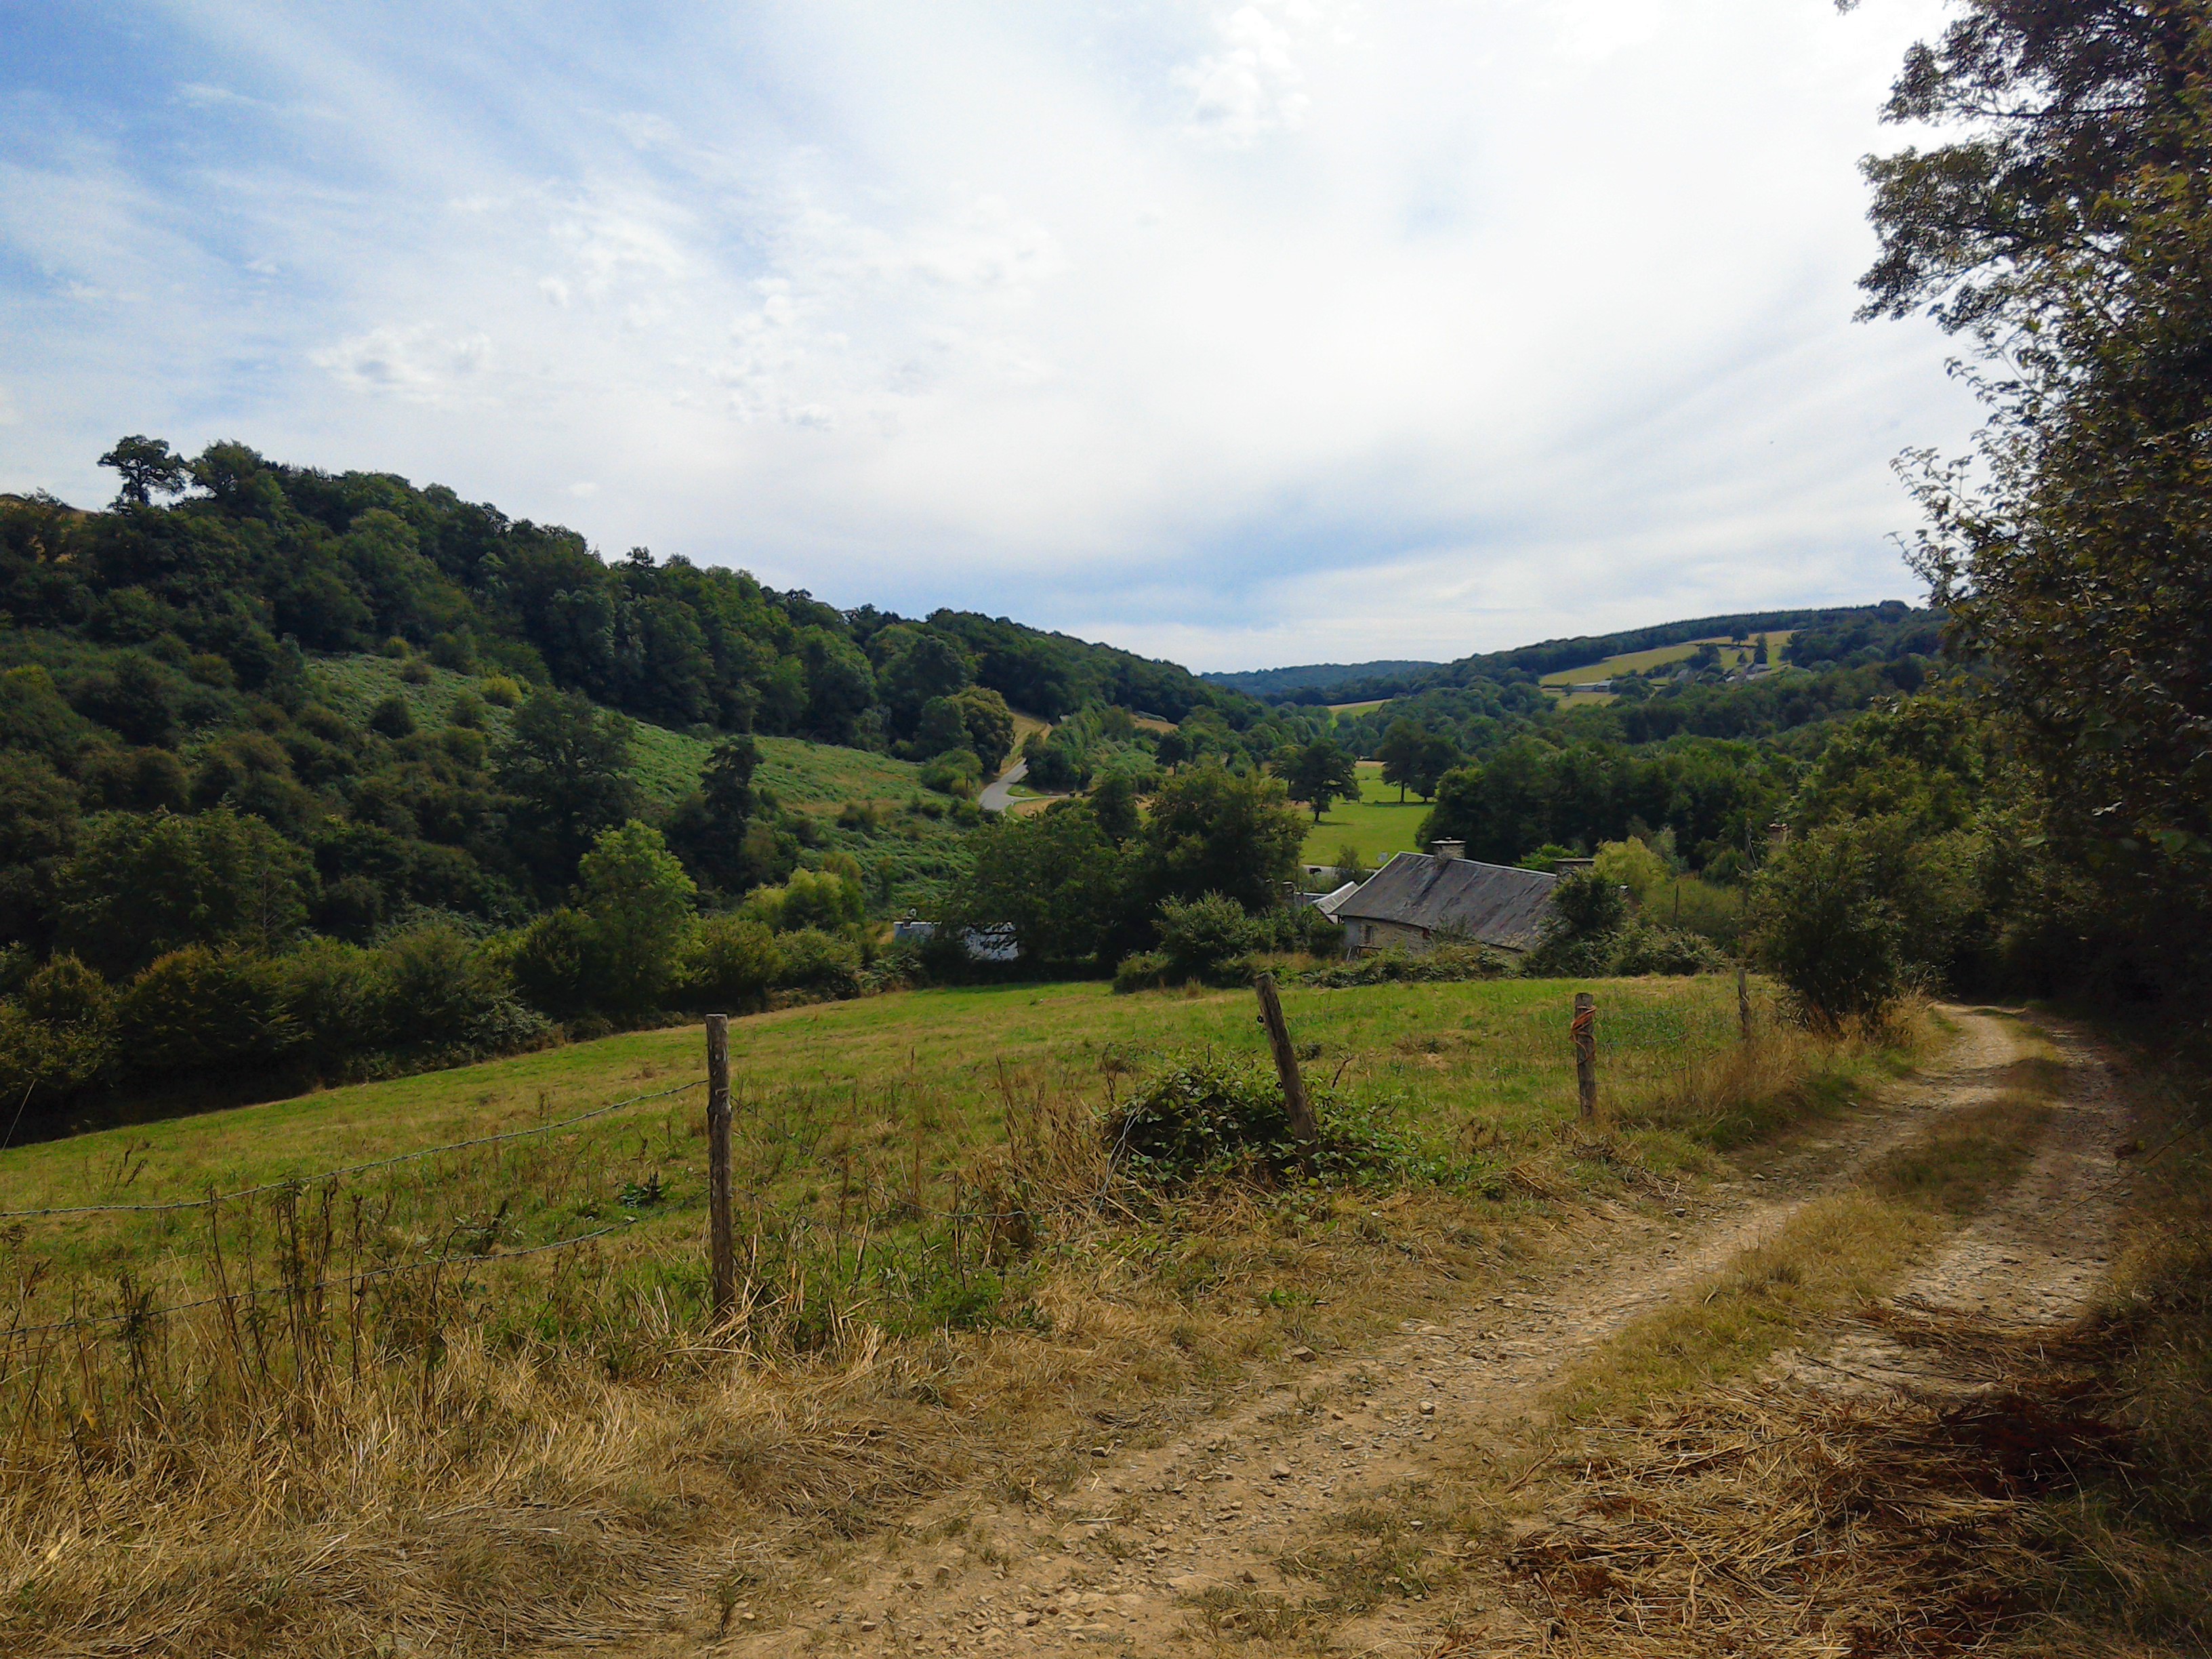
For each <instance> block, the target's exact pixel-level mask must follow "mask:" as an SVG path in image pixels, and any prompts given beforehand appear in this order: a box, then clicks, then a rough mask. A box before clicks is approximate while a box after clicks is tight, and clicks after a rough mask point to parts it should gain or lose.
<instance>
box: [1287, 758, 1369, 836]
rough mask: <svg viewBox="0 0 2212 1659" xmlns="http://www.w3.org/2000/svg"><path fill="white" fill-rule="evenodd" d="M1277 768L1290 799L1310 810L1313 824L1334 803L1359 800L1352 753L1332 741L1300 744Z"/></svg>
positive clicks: (1357, 778) (1357, 775)
mask: <svg viewBox="0 0 2212 1659" xmlns="http://www.w3.org/2000/svg"><path fill="white" fill-rule="evenodd" d="M1278 770H1279V772H1280V773H1281V775H1282V778H1283V781H1284V783H1285V785H1286V786H1287V787H1288V789H1289V792H1290V798H1291V799H1292V800H1294V801H1297V802H1299V803H1300V804H1301V805H1304V806H1305V807H1307V808H1308V809H1309V810H1310V811H1312V813H1313V815H1314V822H1315V823H1320V822H1321V821H1322V815H1323V814H1324V813H1326V812H1327V811H1328V809H1329V808H1330V807H1332V806H1334V805H1335V804H1336V803H1337V802H1338V801H1340V800H1344V799H1352V800H1357V799H1359V772H1358V767H1357V765H1356V764H1355V763H1354V762H1353V760H1352V751H1351V750H1348V749H1346V747H1345V746H1344V745H1343V744H1340V743H1338V742H1337V741H1336V740H1335V739H1334V738H1316V739H1315V740H1314V741H1313V742H1311V743H1309V744H1302V745H1301V746H1299V747H1298V748H1297V749H1295V750H1292V751H1291V753H1290V755H1289V756H1288V757H1285V760H1284V762H1283V763H1282V764H1281V765H1280V766H1279V768H1278Z"/></svg>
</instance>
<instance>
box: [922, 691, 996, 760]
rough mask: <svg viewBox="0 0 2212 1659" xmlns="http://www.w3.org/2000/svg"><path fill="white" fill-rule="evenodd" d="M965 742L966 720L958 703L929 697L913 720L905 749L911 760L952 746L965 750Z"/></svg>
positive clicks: (925, 758)
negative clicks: (918, 716)
mask: <svg viewBox="0 0 2212 1659" xmlns="http://www.w3.org/2000/svg"><path fill="white" fill-rule="evenodd" d="M968 744H969V738H968V722H967V720H965V719H964V718H963V715H962V713H961V708H960V705H959V704H958V703H957V702H954V701H953V700H952V699H951V697H932V698H931V699H930V700H929V701H928V702H926V703H924V704H922V706H921V717H920V718H919V719H918V720H915V728H914V738H913V740H912V742H910V743H909V744H908V745H907V748H908V752H910V753H911V754H912V756H913V757H914V758H915V759H916V760H927V759H929V758H930V757H932V756H934V755H944V754H949V753H951V751H952V750H955V749H966V748H967V747H968ZM979 758H980V757H979Z"/></svg>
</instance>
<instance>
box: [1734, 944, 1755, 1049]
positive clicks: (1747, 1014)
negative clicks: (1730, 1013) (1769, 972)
mask: <svg viewBox="0 0 2212 1659" xmlns="http://www.w3.org/2000/svg"><path fill="white" fill-rule="evenodd" d="M1735 1023H1736V1025H1737V1027H1738V1028H1739V1029H1740V1030H1741V1031H1742V1033H1743V1040H1744V1041H1745V1042H1750V1041H1751V970H1750V969H1747V968H1746V967H1745V966H1744V965H1743V963H1740V962H1739V963H1736V965H1735Z"/></svg>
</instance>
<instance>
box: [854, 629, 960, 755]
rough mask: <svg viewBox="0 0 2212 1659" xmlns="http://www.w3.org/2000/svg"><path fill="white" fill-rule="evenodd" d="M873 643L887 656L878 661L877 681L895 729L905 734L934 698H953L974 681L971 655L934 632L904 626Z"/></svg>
mask: <svg viewBox="0 0 2212 1659" xmlns="http://www.w3.org/2000/svg"><path fill="white" fill-rule="evenodd" d="M872 643H874V644H878V645H880V646H881V647H883V648H884V651H885V652H886V653H887V654H886V655H885V656H884V657H882V658H879V659H878V662H879V664H880V666H879V668H878V675H877V681H878V686H879V688H880V689H881V690H882V693H883V697H884V702H885V703H886V704H888V705H889V707H890V716H891V724H892V726H893V728H894V729H895V730H896V731H898V732H902V733H905V734H911V733H912V732H913V731H914V729H915V725H916V723H917V722H918V721H919V720H921V711H922V708H924V706H925V705H927V703H928V702H930V701H931V700H932V699H933V698H936V697H950V696H952V695H953V694H954V693H955V692H957V691H959V690H963V688H965V687H966V686H967V685H968V684H969V680H970V678H971V676H972V666H971V665H970V663H969V658H968V653H966V652H965V651H963V650H962V649H961V647H960V645H959V642H958V641H956V640H951V639H948V638H946V637H945V635H942V634H940V633H938V632H937V631H936V630H935V629H927V628H915V627H911V626H909V625H908V624H904V623H901V624H898V625H896V626H895V627H892V628H888V629H884V631H883V633H881V634H879V635H877V636H876V640H875V641H872Z"/></svg>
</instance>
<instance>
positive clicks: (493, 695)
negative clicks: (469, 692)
mask: <svg viewBox="0 0 2212 1659" xmlns="http://www.w3.org/2000/svg"><path fill="white" fill-rule="evenodd" d="M478 689H479V690H480V692H481V694H482V696H483V700H484V701H485V702H488V703H489V704H490V705H491V706H492V707H493V708H513V707H515V705H516V704H518V703H520V702H521V701H522V686H521V684H520V682H518V681H516V680H513V679H511V678H508V677H507V675H505V674H488V675H486V676H485V677H484V678H483V683H482V684H481V685H480V687H479V688H478Z"/></svg>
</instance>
